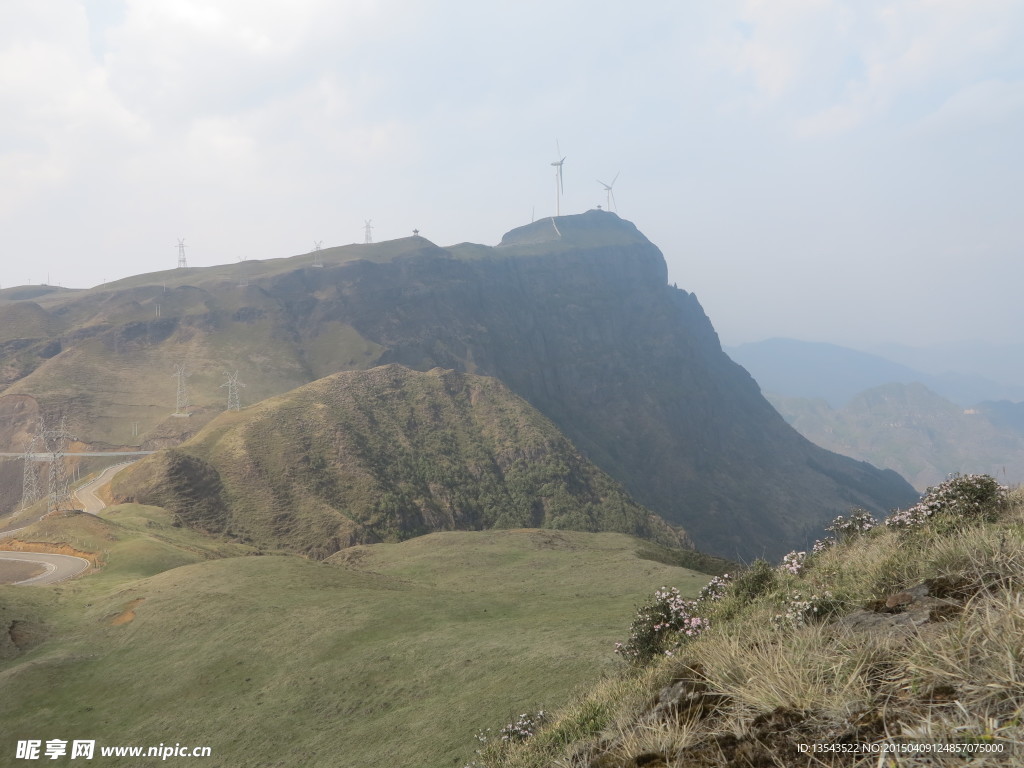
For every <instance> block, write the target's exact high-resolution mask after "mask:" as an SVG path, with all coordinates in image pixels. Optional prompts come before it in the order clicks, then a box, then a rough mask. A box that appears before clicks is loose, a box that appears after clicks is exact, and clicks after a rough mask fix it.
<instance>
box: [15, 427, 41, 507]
mask: <svg viewBox="0 0 1024 768" xmlns="http://www.w3.org/2000/svg"><path fill="white" fill-rule="evenodd" d="M43 432H44V428H43V419H42V417H40V418H39V423H38V425H37V426H36V433H35V434H34V435H32V438H31V439H30V440H29V441H28V444H27V445H26V446H25V453H24V454H23V455H22V459H23V460H24V463H25V467H24V474H23V476H22V482H21V508H22V509H25V508H27V507H30V506H32V505H33V504H35V503H36V502H37V501H39V500H40V499H41V498H43V489H42V488H41V487H40V485H39V462H38V461H37V460H36V459H37V457H36V454H38V453H39V452H40V450H41V448H42V440H43Z"/></svg>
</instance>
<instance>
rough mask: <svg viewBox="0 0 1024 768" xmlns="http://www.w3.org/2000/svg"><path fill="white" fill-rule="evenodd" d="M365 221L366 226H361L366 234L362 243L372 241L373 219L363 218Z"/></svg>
mask: <svg viewBox="0 0 1024 768" xmlns="http://www.w3.org/2000/svg"><path fill="white" fill-rule="evenodd" d="M365 221H366V226H365V227H363V231H364V232H365V233H366V236H365V237H364V239H363V242H364V243H372V242H373V232H372V231H371V230H372V229H373V219H365Z"/></svg>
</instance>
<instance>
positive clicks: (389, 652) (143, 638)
mask: <svg viewBox="0 0 1024 768" xmlns="http://www.w3.org/2000/svg"><path fill="white" fill-rule="evenodd" d="M105 514H106V515H107V517H108V521H104V520H95V519H91V518H86V517H83V516H72V517H67V518H64V519H63V520H61V521H58V522H59V523H60V529H59V530H58V529H57V528H56V527H53V528H50V529H38V528H37V529H33V530H32V531H30V532H25V534H23V535H22V536H21V538H22V539H32V540H37V541H50V542H51V543H56V542H58V541H59V542H64V543H67V544H69V545H71V546H74V547H75V548H79V549H91V550H92V551H101V552H102V555H103V558H104V560H105V562H106V565H105V567H104V569H103V570H102V571H100V572H99V573H97V574H93V575H89V576H86V577H84V578H80V579H78V580H75V581H73V582H70V583H66V584H64V585H59V586H56V587H52V588H34V589H30V588H16V587H0V606H2V607H0V623H2V624H3V625H4V626H9V625H10V623H11V621H13V620H18V621H20V622H22V624H21V627H22V630H23V632H29V633H30V634H32V633H34V635H33V636H34V637H35V638H36V641H35V642H36V643H37V644H35V645H33V647H30V648H29V649H27V650H25V651H23V652H21V653H19V654H12V653H10V652H11V650H12V649H11V648H10V647H8V648H7V651H8V652H9V653H8V654H7V656H8V657H7V658H3V653H0V686H2V687H3V690H4V691H5V695H4V697H3V698H2V700H0V733H3V734H4V736H3V738H2V739H0V754H3V755H13V753H14V741H15V740H16V739H18V738H41V739H48V738H69V739H74V738H94V739H97V741H98V742H99V743H101V744H103V743H106V744H131V743H138V744H146V745H149V744H158V743H160V742H165V743H173V742H176V741H177V742H181V743H183V744H193V745H209V746H211V747H212V748H213V752H214V761H213V762H212V763H210V764H212V765H224V766H232V767H240V768H244V767H245V766H279V765H280V766H285V765H287V766H292V765H303V766H331V767H332V768H334V767H336V766H365V765H375V764H378V765H379V764H381V763H380V760H381V759H383V757H384V756H386V755H388V756H391V757H390V760H389V763H388V764H389V765H396V766H403V765H408V766H432V765H438V766H440V765H455V764H462V762H464V761H465V759H466V758H467V757H468V755H469V753H470V752H471V749H472V744H473V734H474V733H475V732H476V730H478V729H480V728H483V727H485V726H488V725H490V724H492V723H494V722H495V721H498V720H504V719H507V718H508V717H510V716H511V715H512V714H513V713H514V711H515V710H518V709H520V708H524V707H527V708H528V707H535V706H540V705H544V706H548V705H553V704H557V703H559V702H562V701H564V700H566V699H567V697H568V696H569V694H570V692H571V691H572V690H573V689H574V688H575V687H576V686H578V685H580V684H582V683H585V682H592V681H593V680H595V679H596V678H598V677H599V676H601V675H602V674H604V673H605V672H607V671H609V670H610V669H612V668H614V664H615V662H614V660H613V656H612V654H611V646H612V644H613V642H614V640H615V639H617V638H619V637H621V635H622V634H623V632H624V630H625V627H624V626H623V624H624V620H625V618H624V617H628V615H629V612H630V610H631V608H632V606H633V605H634V604H636V603H637V602H638V601H639V600H641V599H642V598H643V596H644V595H645V594H646V593H647V592H648V591H649V590H650V585H651V584H661V583H663V582H664V583H668V582H671V583H682V584H683V585H685V587H686V588H687V590H688V591H689V592H690V593H694V592H695V591H696V590H697V589H699V588H700V587H701V586H702V585H703V584H704V582H705V581H706V579H707V577H706V576H702V575H700V574H697V573H694V572H691V571H688V570H686V569H682V568H678V567H673V566H667V565H664V564H662V563H659V562H656V560H657V559H663V560H670V559H671V558H672V557H675V556H677V555H676V554H674V553H671V552H667V551H660V550H658V549H657V548H656V547H655V546H654V545H651V544H649V543H647V542H640V541H638V540H636V539H632V538H630V537H627V536H624V535H619V534H586V533H576V532H565V531H531V530H523V531H494V532H450V533H442V534H434V535H431V536H426V537H422V538H419V539H415V540H412V541H407V542H404V543H401V544H380V545H372V546H365V547H358V548H355V549H353V550H349V551H348V552H347V553H345V558H341V557H340V556H339V558H338V560H339V562H336V563H332V564H327V563H317V562H312V561H308V560H305V559H302V558H299V557H296V556H291V555H276V556H275V555H266V556H262V557H244V556H236V557H232V556H225V555H233V554H234V555H237V554H242V553H245V552H247V551H251V550H247V549H246V548H243V547H238V546H237V545H234V544H229V543H225V542H218V541H213V540H210V539H206V538H203V537H200V536H198V535H197V534H195V533H193V532H191V531H189V530H187V529H182V528H175V527H174V526H173V525H172V524H171V518H170V516H169V515H168V514H167V513H165V512H163V511H162V510H159V509H157V508H153V507H140V506H137V505H124V506H121V507H116V508H112V509H111V510H109V512H108V513H105ZM51 525H53V526H56V523H52V524H51ZM638 552H639V553H641V555H642V556H638ZM210 557H217V558H218V559H212V560H211V559H208V558H210ZM652 557H653V558H655V559H649V558H652ZM165 569H166V570H165ZM129 617H130V618H131V620H130V621H129V620H127V619H128V618H129ZM40 641H41V642H40ZM30 645H31V644H30ZM460 761H462V762H460ZM174 762H175V761H174V759H171V760H169V761H168V764H173V763H174ZM180 762H185V761H180ZM105 764H110V765H112V766H113V765H128V764H129V761H121V762H119V761H118V760H116V759H113V758H110V759H107V761H106V763H105Z"/></svg>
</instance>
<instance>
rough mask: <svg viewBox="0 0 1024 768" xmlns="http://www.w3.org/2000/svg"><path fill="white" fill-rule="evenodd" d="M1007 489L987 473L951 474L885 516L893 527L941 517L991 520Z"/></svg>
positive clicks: (915, 526) (953, 519)
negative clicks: (916, 498)
mask: <svg viewBox="0 0 1024 768" xmlns="http://www.w3.org/2000/svg"><path fill="white" fill-rule="evenodd" d="M1007 492H1008V489H1007V488H1006V486H1002V485H1000V484H999V483H998V481H997V480H996V479H995V478H994V477H992V476H991V475H960V474H955V475H951V476H950V478H949V479H948V480H946V481H945V482H942V483H940V484H939V485H937V486H935V487H933V488H929V489H928V490H927V491H925V493H924V495H923V496H922V497H921V500H920V501H919V502H918V503H917V504H915V505H914V506H912V507H910V508H909V509H898V510H896V511H895V512H893V513H892V514H891V515H890V516H889V517H888V518H886V520H885V524H886V525H887V526H890V527H893V528H917V527H920V526H922V525H924V524H925V523H927V522H928V521H930V520H933V519H937V518H940V517H944V518H946V519H947V520H951V521H952V522H953V523H957V522H960V521H974V520H987V521H992V520H994V519H995V517H996V516H997V515H998V513H999V511H1000V510H1001V509H1002V508H1003V507H1004V506H1005V504H1006V498H1007Z"/></svg>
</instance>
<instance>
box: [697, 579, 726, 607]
mask: <svg viewBox="0 0 1024 768" xmlns="http://www.w3.org/2000/svg"><path fill="white" fill-rule="evenodd" d="M731 583H732V576H730V575H729V574H728V573H723V574H722V575H721V576H715V577H714V578H713V579H711V581H709V582H708V583H707V584H705V585H704V588H703V589H702V590H701V591H700V594H698V595H697V602H698V603H704V602H708V603H717V602H718V601H719V600H721V599H722V598H723V597H725V594H726V592H728V591H729V585H730V584H731Z"/></svg>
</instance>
